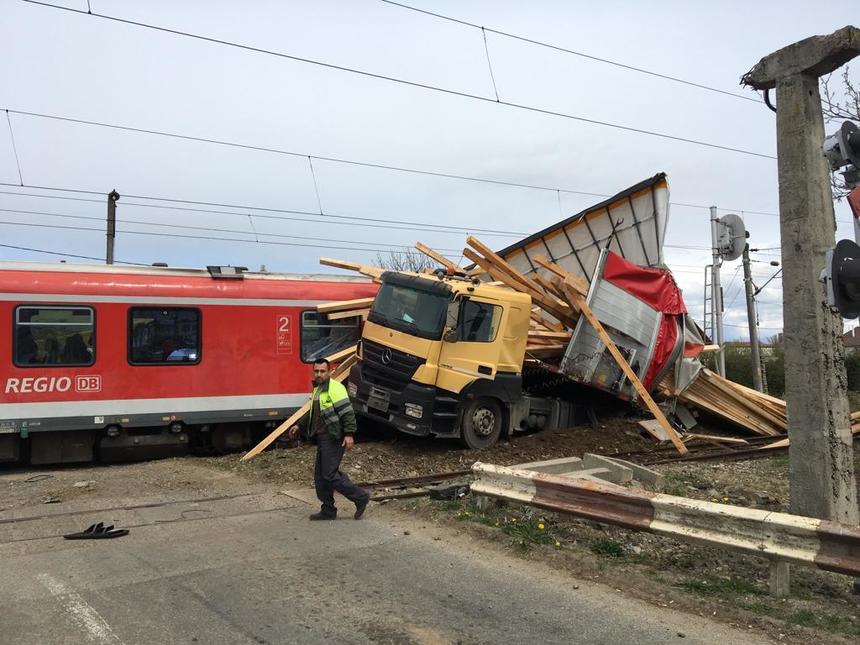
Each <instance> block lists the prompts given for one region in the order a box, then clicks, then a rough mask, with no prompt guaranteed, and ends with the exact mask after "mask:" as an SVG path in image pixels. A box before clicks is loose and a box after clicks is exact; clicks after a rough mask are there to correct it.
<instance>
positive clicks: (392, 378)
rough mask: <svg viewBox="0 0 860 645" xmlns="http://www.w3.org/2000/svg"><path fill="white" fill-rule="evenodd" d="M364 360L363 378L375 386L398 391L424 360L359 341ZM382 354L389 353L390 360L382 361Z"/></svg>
mask: <svg viewBox="0 0 860 645" xmlns="http://www.w3.org/2000/svg"><path fill="white" fill-rule="evenodd" d="M361 347H362V353H363V358H364V370H363V374H364V378H365V380H367V381H369V382H370V383H373V384H375V385H380V386H382V387H387V388H390V389H393V390H397V391H400V390H402V389H403V388H404V387H405V386H406V385H408V384H409V382H410V381H411V380H412V377H413V376H414V375H415V371H416V370H417V369H418V368H419V367H421V366H422V365H423V364H424V363H425V362H426V360H425V359H423V358H419V357H418V356H412V354H407V353H406V352H401V351H399V350H397V349H393V348H391V347H385V346H384V345H380V344H379V343H374V342H373V341H369V340H362V341H361ZM383 352H386V354H387V353H388V352H391V358H390V360H389V361H388V362H387V363H385V362H383V360H382V354H383Z"/></svg>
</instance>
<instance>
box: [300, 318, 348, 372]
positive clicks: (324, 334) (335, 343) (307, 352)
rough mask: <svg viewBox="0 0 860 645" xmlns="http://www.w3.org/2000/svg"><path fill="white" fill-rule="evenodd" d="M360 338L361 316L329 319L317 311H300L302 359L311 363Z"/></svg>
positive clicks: (344, 347)
mask: <svg viewBox="0 0 860 645" xmlns="http://www.w3.org/2000/svg"><path fill="white" fill-rule="evenodd" d="M359 338H361V318H360V317H359V316H355V317H352V318H343V319H341V320H329V319H328V316H327V315H326V314H321V313H319V312H317V311H303V312H302V360H303V361H304V362H305V363H311V362H313V361H314V360H316V359H318V358H325V357H326V356H331V355H332V354H334V353H335V352H339V351H340V350H342V349H346V348H347V347H350V346H351V345H355V344H356V343H357V342H358V339H359Z"/></svg>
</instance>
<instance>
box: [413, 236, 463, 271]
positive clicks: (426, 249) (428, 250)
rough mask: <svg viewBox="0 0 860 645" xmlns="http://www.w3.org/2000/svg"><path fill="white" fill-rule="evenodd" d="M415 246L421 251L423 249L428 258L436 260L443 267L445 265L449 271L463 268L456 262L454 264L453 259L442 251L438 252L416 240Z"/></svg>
mask: <svg viewBox="0 0 860 645" xmlns="http://www.w3.org/2000/svg"><path fill="white" fill-rule="evenodd" d="M415 248H416V249H418V250H419V251H421V252H422V253H423V254H424V255H426V256H427V257H428V258H430V259H431V260H433V261H434V262H437V263H438V264H441V265H442V266H443V267H445V268H446V269H448V270H449V271H462V269H461V268H460V267H458V266H457V265H456V264H454V263H453V262H452V261H451V260H449V259H448V258H446V257H445V256H444V255H442V254H441V253H437V252H436V251H434V250H433V249H431V248H430V247H429V246H425V245H423V244H421V242H416V243H415Z"/></svg>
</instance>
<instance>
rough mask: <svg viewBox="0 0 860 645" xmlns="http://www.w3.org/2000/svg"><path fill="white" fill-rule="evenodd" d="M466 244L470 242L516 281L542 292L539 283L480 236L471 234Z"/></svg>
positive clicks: (470, 244)
mask: <svg viewBox="0 0 860 645" xmlns="http://www.w3.org/2000/svg"><path fill="white" fill-rule="evenodd" d="M466 244H468V245H469V246H471V247H472V248H473V249H475V250H476V251H478V253H480V254H481V255H483V256H484V257H485V258H487V259H488V260H489V261H490V262H491V263H492V264H494V265H495V266H496V267H498V268H499V270H501V272H502V273H505V274H507V275H509V276H510V277H511V278H513V279H514V280H515V281H516V282H519V283H520V284H522V285H523V286H525V287H528V288H529V289H533V290H534V291H538V292H540V287H539V286H538V285H537V284H535V283H534V282H533V281H532V280H531V279H529V278H527V277H526V276H524V275H523V274H522V273H520V272H519V271H518V270H517V269H516V268H515V267H514V266H513V265H511V264H509V263H508V261H507V260H505V259H504V258H503V257H502V256H501V255H499V254H498V253H496V252H495V251H493V249H491V248H490V247H488V246H487V245H486V244H484V243H483V242H481V240H479V239H478V238H476V237H473V236H471V235H470V236H469V237H467V238H466ZM470 259H471V258H470ZM473 261H474V260H473Z"/></svg>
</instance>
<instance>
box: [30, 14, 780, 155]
mask: <svg viewBox="0 0 860 645" xmlns="http://www.w3.org/2000/svg"><path fill="white" fill-rule="evenodd" d="M22 2H26V3H28V4H33V5H39V6H42V7H47V8H51V9H57V10H61V11H68V12H71V13H76V14H79V15H82V16H92V17H94V18H101V19H103V20H108V21H112V22H117V23H121V24H125V25H130V26H134V27H141V28H144V29H152V30H154V31H159V32H162V33H168V34H172V35H175V36H182V37H186V38H192V39H194V40H200V41H203V42H208V43H212V44H216V45H224V46H227V47H234V48H236V49H242V50H245V51H250V52H254V53H258V54H266V55H270V56H275V57H278V58H284V59H287V60H292V61H295V62H298V63H304V64H308V65H316V66H319V67H324V68H326V69H331V70H336V71H340V72H346V73H350V74H357V75H359V76H364V77H366V78H373V79H376V80H381V81H387V82H390V83H396V84H399V85H404V86H408V87H414V88H418V89H423V90H428V91H432V92H437V93H441V94H446V95H448V96H456V97H459V98H466V99H471V100H475V101H482V102H485V103H493V104H496V105H503V106H506V107H509V108H512V109H515V110H521V111H527V112H533V113H536V114H542V115H545V116H554V117H559V118H563V119H568V120H571V121H578V122H580V123H588V124H591V125H598V126H603V127H607V128H613V129H616V130H623V131H625V132H635V133H637V134H643V135H647V136H651V137H659V138H662V139H667V140H670V141H678V142H681V143H689V144H693V145H698V146H703V147H707V148H713V149H717V150H724V151H727V152H735V153H738V154H743V155H747V156H752V157H759V158H763V159H771V160H775V159H776V156H775V155H770V154H765V153H762V152H755V151H753V150H745V149H743V148H735V147H733V146H724V145H722V144H718V143H711V142H709V141H701V140H698V139H691V138H689V137H682V136H678V135H672V134H666V133H665V132H657V131H655V130H646V129H644V128H636V127H633V126H627V125H622V124H620V123H612V122H609V121H601V120H599V119H591V118H588V117H584V116H579V115H575V114H570V113H567V112H561V111H558V110H550V109H548V108H541V107H537V106H534V105H526V104H523V103H515V102H512V101H502V100H498V101H497V100H495V99H494V98H492V97H488V96H482V95H480V94H472V93H470V92H463V91H459V90H453V89H451V88H446V87H441V86H438V85H431V84H429V83H421V82H418V81H411V80H408V79H404V78H398V77H395V76H388V75H386V74H380V73H376V72H370V71H367V70H362V69H357V68H353V67H346V66H344V65H337V64H334V63H326V62H324V61H320V60H315V59H312V58H306V57H303V56H297V55H295V54H287V53H285V52H278V51H274V50H271V49H265V48H262V47H255V46H253V45H245V44H242V43H237V42H234V41H229V40H225V39H222V38H213V37H211V36H203V35H201V34H195V33H192V32H189V31H183V30H180V29H171V28H168V27H162V26H159V25H154V24H151V23H146V22H141V21H138V20H129V19H127V18H120V17H118V16H111V15H108V14H102V13H87V12H86V11H83V10H81V9H75V8H72V7H63V6H61V5H56V4H51V3H48V2H40V1H38V0H22Z"/></svg>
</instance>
